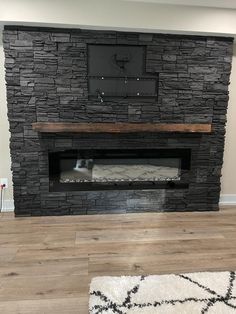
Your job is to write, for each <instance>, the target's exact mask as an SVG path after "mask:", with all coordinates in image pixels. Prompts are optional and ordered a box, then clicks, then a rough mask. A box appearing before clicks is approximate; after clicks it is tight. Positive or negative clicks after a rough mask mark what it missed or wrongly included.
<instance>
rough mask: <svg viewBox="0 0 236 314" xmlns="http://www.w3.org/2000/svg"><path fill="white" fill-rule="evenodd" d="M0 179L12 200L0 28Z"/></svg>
mask: <svg viewBox="0 0 236 314" xmlns="http://www.w3.org/2000/svg"><path fill="white" fill-rule="evenodd" d="M0 33H1V35H0V178H8V181H9V188H8V189H7V190H6V191H5V195H4V196H5V199H12V198H13V197H12V176H11V170H10V167H11V161H10V151H9V135H10V134H9V131H8V130H9V124H8V120H7V106H6V103H7V101H6V88H5V70H4V55H3V46H2V30H1V28H0Z"/></svg>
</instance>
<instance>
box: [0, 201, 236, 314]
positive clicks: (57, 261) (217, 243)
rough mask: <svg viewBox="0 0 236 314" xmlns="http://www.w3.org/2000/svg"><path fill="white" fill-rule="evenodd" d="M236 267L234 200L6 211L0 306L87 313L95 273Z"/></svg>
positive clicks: (0, 230)
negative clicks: (82, 210) (20, 214)
mask: <svg viewBox="0 0 236 314" xmlns="http://www.w3.org/2000/svg"><path fill="white" fill-rule="evenodd" d="M204 270H236V207H234V208H233V207H230V208H224V209H221V211H220V212H201V213H157V214H153V213H147V214H124V215H97V216H64V217H38V218H14V217H13V214H9V213H2V214H0V313H4V314H9V313H14V314H15V313H18V314H35V313H37V314H39V313H40V314H49V313H50V314H72V313H73V314H74V313H77V314H87V313H88V289H89V283H90V280H91V278H92V277H94V276H103V275H118V276H119V275H138V274H164V273H178V272H193V271H204Z"/></svg>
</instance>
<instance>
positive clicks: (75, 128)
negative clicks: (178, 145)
mask: <svg viewBox="0 0 236 314" xmlns="http://www.w3.org/2000/svg"><path fill="white" fill-rule="evenodd" d="M32 127H33V130H35V131H38V132H42V133H137V132H152V133H154V132H156V133H159V132H169V133H170V132H178V133H211V124H176V123H120V122H119V123H63V122H35V123H33V124H32Z"/></svg>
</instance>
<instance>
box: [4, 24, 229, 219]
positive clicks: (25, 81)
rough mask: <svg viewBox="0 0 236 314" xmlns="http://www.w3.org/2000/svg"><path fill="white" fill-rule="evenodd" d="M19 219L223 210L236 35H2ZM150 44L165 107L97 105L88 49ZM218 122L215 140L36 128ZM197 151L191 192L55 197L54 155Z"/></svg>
mask: <svg viewBox="0 0 236 314" xmlns="http://www.w3.org/2000/svg"><path fill="white" fill-rule="evenodd" d="M3 42H4V51H5V58H6V59H5V68H6V83H7V103H8V118H9V122H10V132H11V141H10V149H11V158H12V171H13V183H14V200H15V214H16V215H17V216H21V215H23V216H27V215H32V216H37V215H66V214H97V213H125V212H144V211H154V212H157V211H194V210H217V209H218V201H219V193H220V176H221V166H222V161H223V151H224V136H225V121H226V110H227V104H228V85H229V77H230V71H231V60H232V47H233V40H232V38H223V37H222V38H219V37H218V38H217V37H199V36H182V35H181V36H180V35H179V36H177V35H163V34H138V33H126V32H114V31H89V30H78V29H77V30H73V29H49V28H30V27H20V26H19V27H17V26H6V27H5V30H4V31H3ZM88 43H90V44H91V43H93V44H129V45H130V44H131V45H132V44H134V45H146V47H147V53H146V71H147V72H151V73H155V72H157V73H159V97H158V101H156V102H154V101H150V100H137V99H136V100H132V99H129V100H127V99H124V100H117V99H114V100H111V101H106V102H104V103H103V104H101V102H100V101H96V100H88V88H87V79H86V75H87V46H86V45H87V44H88ZM36 121H38V122H40V121H42V122H44V121H46V122H157V123H158V122H160V123H212V127H213V132H212V133H211V134H203V135H200V134H199V135H197V134H121V135H111V134H110V135H109V134H97V135H79V134H67V135H53V134H50V135H49V134H48V135H47V134H44V135H42V134H39V133H37V132H34V131H33V130H32V126H31V124H32V122H36ZM108 147H109V148H126V147H127V148H142V149H145V148H151V147H153V148H190V149H192V168H191V172H190V184H189V188H188V189H173V190H164V189H156V190H136V191H131V190H127V191H126V190H117V191H115V190H114V191H77V192H62V193H59V192H49V178H48V152H49V151H60V150H64V149H72V148H73V149H78V148H87V149H88V148H97V149H98V148H104V149H106V148H108Z"/></svg>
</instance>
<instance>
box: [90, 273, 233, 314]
mask: <svg viewBox="0 0 236 314" xmlns="http://www.w3.org/2000/svg"><path fill="white" fill-rule="evenodd" d="M235 281H236V280H235V272H204V273H192V274H182V275H160V276H135V277H128V276H125V277H96V278H94V279H93V280H92V282H91V285H90V301H89V313H90V314H103V313H106V314H114V313H117V314H131V313H132V314H138V313H140V314H155V313H158V314H174V313H175V314H205V313H207V314H213V313H214V314H228V313H234V314H235V313H236V283H235Z"/></svg>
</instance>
